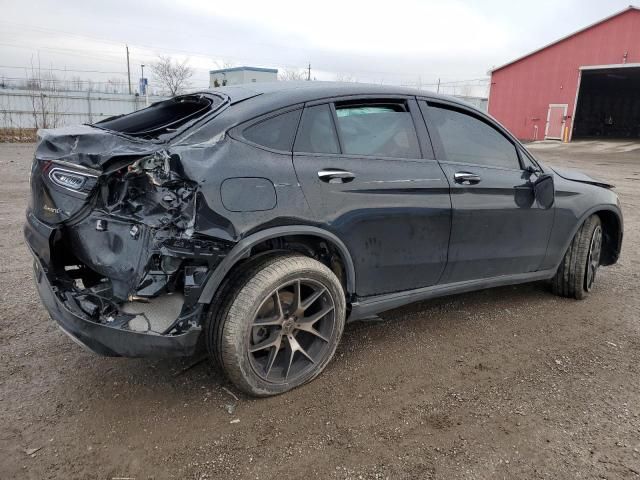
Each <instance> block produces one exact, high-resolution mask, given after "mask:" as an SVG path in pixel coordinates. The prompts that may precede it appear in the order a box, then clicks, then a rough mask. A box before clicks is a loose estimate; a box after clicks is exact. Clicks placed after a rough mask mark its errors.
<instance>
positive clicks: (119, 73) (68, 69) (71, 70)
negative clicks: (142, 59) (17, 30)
mask: <svg viewBox="0 0 640 480" xmlns="http://www.w3.org/2000/svg"><path fill="white" fill-rule="evenodd" d="M0 68H10V69H14V70H31V68H32V67H31V66H28V67H27V66H25V67H18V66H15V65H0ZM46 70H51V71H54V72H72V73H104V74H113V75H126V74H127V72H106V71H102V70H80V69H75V68H49V67H47V68H46Z"/></svg>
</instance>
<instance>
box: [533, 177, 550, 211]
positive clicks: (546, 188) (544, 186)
mask: <svg viewBox="0 0 640 480" xmlns="http://www.w3.org/2000/svg"><path fill="white" fill-rule="evenodd" d="M533 191H534V193H535V197H536V200H537V201H538V205H540V206H541V207H542V208H544V209H547V208H551V207H552V206H553V202H554V201H555V196H556V192H555V186H554V185H553V175H550V174H548V173H545V174H543V175H540V176H539V177H538V179H537V180H536V181H535V183H534V184H533Z"/></svg>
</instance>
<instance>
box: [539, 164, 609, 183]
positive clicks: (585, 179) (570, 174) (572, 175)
mask: <svg viewBox="0 0 640 480" xmlns="http://www.w3.org/2000/svg"><path fill="white" fill-rule="evenodd" d="M551 169H552V170H553V171H554V172H555V173H556V174H558V175H559V176H561V177H562V178H564V179H565V180H571V181H573V182H580V183H588V184H589V185H595V186H597V187H602V188H613V187H614V185H613V184H611V183H607V182H605V181H602V180H596V179H595V178H592V177H590V176H589V175H587V174H586V173H582V172H580V171H578V170H573V169H570V168H558V167H553V166H552V167H551Z"/></svg>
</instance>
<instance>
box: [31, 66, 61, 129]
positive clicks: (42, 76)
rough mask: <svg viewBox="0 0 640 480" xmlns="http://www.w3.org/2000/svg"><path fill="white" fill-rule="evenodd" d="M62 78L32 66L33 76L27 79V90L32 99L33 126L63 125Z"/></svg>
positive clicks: (53, 126)
mask: <svg viewBox="0 0 640 480" xmlns="http://www.w3.org/2000/svg"><path fill="white" fill-rule="evenodd" d="M59 85H60V80H59V79H58V78H56V76H55V75H54V74H53V73H52V72H51V71H49V72H47V71H46V70H45V71H44V72H43V71H42V69H41V68H39V67H38V68H35V67H33V66H32V67H31V76H30V78H29V80H28V81H27V90H29V97H30V99H31V111H30V113H31V116H32V118H33V126H34V127H35V128H36V129H38V128H56V127H60V126H62V120H63V115H62V112H63V110H64V109H63V105H62V100H61V97H60V95H59Z"/></svg>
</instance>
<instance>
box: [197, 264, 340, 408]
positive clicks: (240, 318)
mask: <svg viewBox="0 0 640 480" xmlns="http://www.w3.org/2000/svg"><path fill="white" fill-rule="evenodd" d="M217 302H218V303H216V304H215V305H217V308H215V309H214V310H213V311H212V316H211V317H210V321H209V322H208V331H207V346H208V349H209V352H210V354H211V356H212V357H213V358H214V359H215V360H216V361H217V363H218V364H219V366H220V367H221V368H222V370H223V372H224V373H225V374H226V375H227V377H228V378H229V379H230V380H231V381H232V382H233V383H234V384H235V385H236V386H237V387H238V388H239V389H241V390H243V391H244V392H246V393H248V394H251V395H255V396H268V395H275V394H278V393H282V392H285V391H287V390H290V389H292V388H295V387H297V386H299V385H302V384H304V383H306V382H308V381H310V380H312V379H313V378H315V377H316V376H317V375H319V374H320V372H322V370H323V369H324V368H325V366H326V365H327V364H328V363H329V361H330V360H331V358H332V357H333V354H334V353H335V350H336V347H337V345H338V341H339V340H340V337H341V335H342V331H343V328H344V322H345V311H346V307H345V297H344V292H343V290H342V287H341V285H340V282H339V281H338V279H337V278H336V276H335V275H334V273H333V272H332V271H331V270H329V268H327V267H326V266H325V265H323V264H322V263H320V262H318V261H316V260H314V259H311V258H308V257H304V256H301V255H295V254H294V255H289V254H288V255H281V256H276V257H270V258H265V259H263V260H260V261H257V262H253V263H252V264H249V265H248V266H246V267H245V268H243V269H242V270H241V271H240V272H239V273H237V274H236V275H235V276H234V278H232V279H230V281H229V282H227V285H225V287H223V292H222V293H221V295H219V296H218V299H217Z"/></svg>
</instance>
